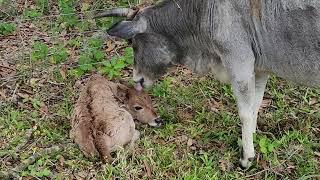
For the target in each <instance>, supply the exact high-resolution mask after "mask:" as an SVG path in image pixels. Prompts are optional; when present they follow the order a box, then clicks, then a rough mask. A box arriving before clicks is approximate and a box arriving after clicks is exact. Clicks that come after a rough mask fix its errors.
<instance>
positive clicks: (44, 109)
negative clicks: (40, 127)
mask: <svg viewBox="0 0 320 180" xmlns="http://www.w3.org/2000/svg"><path fill="white" fill-rule="evenodd" d="M39 110H40V113H41V114H42V115H47V114H48V113H49V110H48V107H47V106H46V104H45V103H44V102H41V103H40V109H39Z"/></svg>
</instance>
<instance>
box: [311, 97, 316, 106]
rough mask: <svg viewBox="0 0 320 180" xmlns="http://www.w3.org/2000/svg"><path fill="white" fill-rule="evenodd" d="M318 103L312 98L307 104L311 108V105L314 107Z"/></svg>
mask: <svg viewBox="0 0 320 180" xmlns="http://www.w3.org/2000/svg"><path fill="white" fill-rule="evenodd" d="M317 103H318V99H317V98H312V99H311V100H310V102H309V105H310V106H312V105H315V104H317Z"/></svg>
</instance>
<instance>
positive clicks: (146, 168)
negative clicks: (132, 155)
mask: <svg viewBox="0 0 320 180" xmlns="http://www.w3.org/2000/svg"><path fill="white" fill-rule="evenodd" d="M143 164H144V168H145V170H146V173H147V177H148V178H151V176H152V174H151V168H150V166H149V165H148V163H147V161H146V160H143Z"/></svg>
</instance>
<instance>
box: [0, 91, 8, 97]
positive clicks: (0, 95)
mask: <svg viewBox="0 0 320 180" xmlns="http://www.w3.org/2000/svg"><path fill="white" fill-rule="evenodd" d="M0 97H2V98H3V99H7V96H6V93H4V92H3V90H0Z"/></svg>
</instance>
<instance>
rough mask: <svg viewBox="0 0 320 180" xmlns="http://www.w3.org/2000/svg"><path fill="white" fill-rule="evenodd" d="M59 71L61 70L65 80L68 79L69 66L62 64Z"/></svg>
mask: <svg viewBox="0 0 320 180" xmlns="http://www.w3.org/2000/svg"><path fill="white" fill-rule="evenodd" d="M59 71H60V74H61V77H62V79H63V80H65V79H67V66H66V65H62V66H61V68H60V70H59Z"/></svg>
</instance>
